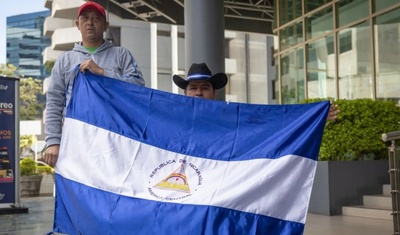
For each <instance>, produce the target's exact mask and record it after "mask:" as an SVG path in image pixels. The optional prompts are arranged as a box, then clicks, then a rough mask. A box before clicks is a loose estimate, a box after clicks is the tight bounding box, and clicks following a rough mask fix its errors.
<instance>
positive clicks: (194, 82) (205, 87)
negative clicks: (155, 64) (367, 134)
mask: <svg viewBox="0 0 400 235" xmlns="http://www.w3.org/2000/svg"><path fill="white" fill-rule="evenodd" d="M172 79H173V81H174V83H175V85H177V86H178V87H180V88H182V89H183V92H184V94H185V95H186V96H191V97H199V98H204V99H209V100H213V99H215V90H218V89H221V88H223V87H225V86H226V84H227V83H228V77H227V76H226V74H225V73H217V74H214V75H212V73H211V71H210V69H209V68H208V67H207V65H206V64H205V63H200V64H195V63H194V64H192V65H191V66H190V69H189V72H188V76H187V78H186V79H184V78H182V77H180V76H178V75H176V74H175V75H174V76H173V77H172ZM339 113H340V110H339V109H338V106H337V105H336V104H333V102H332V101H331V107H330V109H329V113H328V117H327V120H336V118H337V115H338V114H339Z"/></svg>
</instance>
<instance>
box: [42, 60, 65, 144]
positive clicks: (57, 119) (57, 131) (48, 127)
mask: <svg viewBox="0 0 400 235" xmlns="http://www.w3.org/2000/svg"><path fill="white" fill-rule="evenodd" d="M62 64H63V63H62V59H58V60H57V61H56V62H55V64H54V67H53V69H52V72H51V76H50V79H49V86H48V89H47V92H46V117H45V120H46V124H45V133H46V144H47V146H50V145H54V144H60V141H61V128H62V122H63V111H64V102H65V88H66V84H65V80H64V76H65V75H64V73H63V71H62Z"/></svg>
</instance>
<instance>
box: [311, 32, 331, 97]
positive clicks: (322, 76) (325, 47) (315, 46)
mask: <svg viewBox="0 0 400 235" xmlns="http://www.w3.org/2000/svg"><path fill="white" fill-rule="evenodd" d="M334 78H335V54H334V51H333V35H331V36H328V37H325V38H322V39H319V40H317V41H315V42H312V43H310V44H309V45H308V47H307V92H308V98H309V99H313V98H328V97H331V98H336V95H335V90H336V84H335V79H334Z"/></svg>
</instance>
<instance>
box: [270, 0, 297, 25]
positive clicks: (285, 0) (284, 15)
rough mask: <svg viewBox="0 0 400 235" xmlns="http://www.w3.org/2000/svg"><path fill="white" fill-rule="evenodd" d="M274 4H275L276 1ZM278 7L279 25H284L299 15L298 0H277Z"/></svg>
mask: <svg viewBox="0 0 400 235" xmlns="http://www.w3.org/2000/svg"><path fill="white" fill-rule="evenodd" d="M274 5H276V2H275V3H274ZM279 7H280V12H279V21H280V23H279V25H284V24H286V23H287V22H289V21H292V20H294V19H296V18H297V17H300V16H301V9H302V7H301V1H299V0H279Z"/></svg>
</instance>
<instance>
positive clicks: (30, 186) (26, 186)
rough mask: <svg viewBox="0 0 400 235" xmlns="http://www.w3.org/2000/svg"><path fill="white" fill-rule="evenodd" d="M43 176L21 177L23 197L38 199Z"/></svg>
mask: <svg viewBox="0 0 400 235" xmlns="http://www.w3.org/2000/svg"><path fill="white" fill-rule="evenodd" d="M42 178H43V176H42V175H33V176H21V178H20V193H21V195H20V196H21V197H38V196H39V192H40V185H41V183H42Z"/></svg>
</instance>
